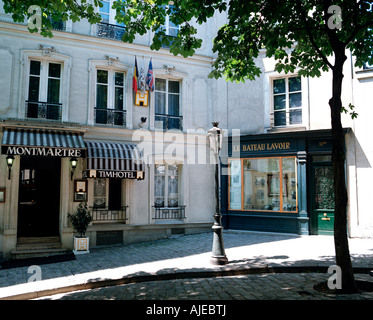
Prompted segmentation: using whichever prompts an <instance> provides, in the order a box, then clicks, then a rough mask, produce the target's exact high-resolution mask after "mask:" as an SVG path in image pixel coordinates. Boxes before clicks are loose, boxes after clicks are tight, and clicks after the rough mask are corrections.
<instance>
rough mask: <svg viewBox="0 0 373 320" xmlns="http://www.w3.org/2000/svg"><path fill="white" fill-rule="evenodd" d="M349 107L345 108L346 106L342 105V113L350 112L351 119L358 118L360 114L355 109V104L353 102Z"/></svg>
mask: <svg viewBox="0 0 373 320" xmlns="http://www.w3.org/2000/svg"><path fill="white" fill-rule="evenodd" d="M348 109H350V110H351V111H348ZM348 109H347V108H345V107H344V106H342V108H341V113H345V114H348V113H349V114H350V117H351V119H356V118H357V116H358V114H357V113H356V112H355V111H354V109H355V106H354V105H352V104H351V103H350V104H349V105H348Z"/></svg>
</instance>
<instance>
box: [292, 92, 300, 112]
mask: <svg viewBox="0 0 373 320" xmlns="http://www.w3.org/2000/svg"><path fill="white" fill-rule="evenodd" d="M289 108H302V94H301V93H300V92H299V93H291V94H289Z"/></svg>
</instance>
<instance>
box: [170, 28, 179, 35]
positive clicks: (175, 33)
mask: <svg viewBox="0 0 373 320" xmlns="http://www.w3.org/2000/svg"><path fill="white" fill-rule="evenodd" d="M178 33H179V29H178V28H169V29H168V35H169V36H171V37H177V34H178Z"/></svg>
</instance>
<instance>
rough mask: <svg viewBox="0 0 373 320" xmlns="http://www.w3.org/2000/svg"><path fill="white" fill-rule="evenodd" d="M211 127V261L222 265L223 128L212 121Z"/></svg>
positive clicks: (224, 261)
mask: <svg viewBox="0 0 373 320" xmlns="http://www.w3.org/2000/svg"><path fill="white" fill-rule="evenodd" d="M212 125H213V127H212V128H211V129H210V130H209V131H208V134H207V135H208V137H209V142H210V148H211V149H212V150H213V152H214V155H215V160H216V162H215V196H216V210H215V214H214V219H215V222H214V225H213V227H212V230H213V232H214V238H213V243H212V256H211V263H212V264H215V265H223V264H227V263H228V259H227V256H226V255H225V250H224V242H223V226H222V225H221V213H220V156H219V152H220V150H221V148H222V145H223V130H221V129H220V128H219V127H218V125H219V122H213V123H212Z"/></svg>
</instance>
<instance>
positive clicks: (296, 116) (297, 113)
mask: <svg viewBox="0 0 373 320" xmlns="http://www.w3.org/2000/svg"><path fill="white" fill-rule="evenodd" d="M289 120H290V124H301V123H302V109H300V110H299V109H297V110H290V119H289Z"/></svg>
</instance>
